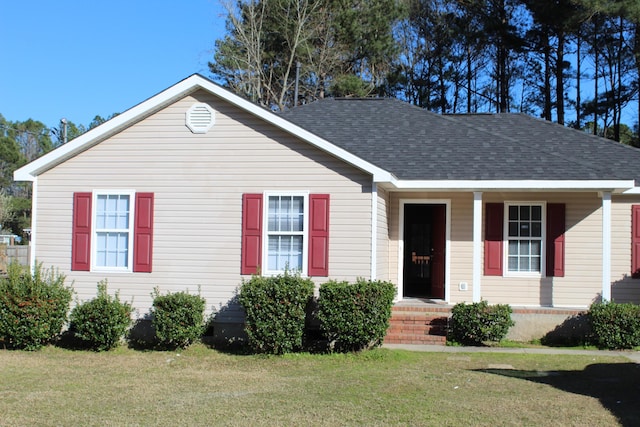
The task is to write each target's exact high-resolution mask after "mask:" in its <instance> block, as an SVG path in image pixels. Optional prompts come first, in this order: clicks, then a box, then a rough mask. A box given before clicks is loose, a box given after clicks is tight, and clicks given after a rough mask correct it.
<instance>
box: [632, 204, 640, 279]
mask: <svg viewBox="0 0 640 427" xmlns="http://www.w3.org/2000/svg"><path fill="white" fill-rule="evenodd" d="M631 277H633V278H634V279H640V205H633V206H631Z"/></svg>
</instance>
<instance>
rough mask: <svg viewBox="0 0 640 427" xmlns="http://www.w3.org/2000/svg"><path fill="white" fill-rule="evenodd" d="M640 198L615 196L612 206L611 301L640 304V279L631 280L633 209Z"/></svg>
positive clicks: (638, 203)
mask: <svg viewBox="0 0 640 427" xmlns="http://www.w3.org/2000/svg"><path fill="white" fill-rule="evenodd" d="M632 205H640V196H614V197H613V198H612V204H611V252H612V253H613V254H614V256H612V257H611V299H612V300H613V301H616V302H634V303H640V279H632V278H631V207H632Z"/></svg>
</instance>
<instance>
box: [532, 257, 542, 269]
mask: <svg viewBox="0 0 640 427" xmlns="http://www.w3.org/2000/svg"><path fill="white" fill-rule="evenodd" d="M531 271H540V258H538V257H532V258H531Z"/></svg>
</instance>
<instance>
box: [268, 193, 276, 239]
mask: <svg viewBox="0 0 640 427" xmlns="http://www.w3.org/2000/svg"><path fill="white" fill-rule="evenodd" d="M277 212H278V197H273V196H272V197H269V209H268V213H267V215H268V217H269V218H268V221H267V222H268V225H267V229H268V230H269V231H278V228H277V216H276V214H277Z"/></svg>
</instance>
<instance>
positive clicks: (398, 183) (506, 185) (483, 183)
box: [391, 180, 640, 194]
mask: <svg viewBox="0 0 640 427" xmlns="http://www.w3.org/2000/svg"><path fill="white" fill-rule="evenodd" d="M391 184H392V185H393V186H394V187H395V188H396V189H398V190H430V191H435V190H449V191H453V190H464V191H483V190H493V191H498V190H505V191H509V190H528V191H531V190H536V191H576V190H582V191H613V192H625V194H628V192H629V191H633V190H635V188H634V185H635V182H634V181H633V180H619V181H614V180H590V181H572V180H567V181H563V180H513V181H507V180H495V181H493V180H479V181H473V180H451V181H449V180H436V181H408V180H394V181H392V182H391ZM638 194H640V192H639V193H638Z"/></svg>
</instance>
